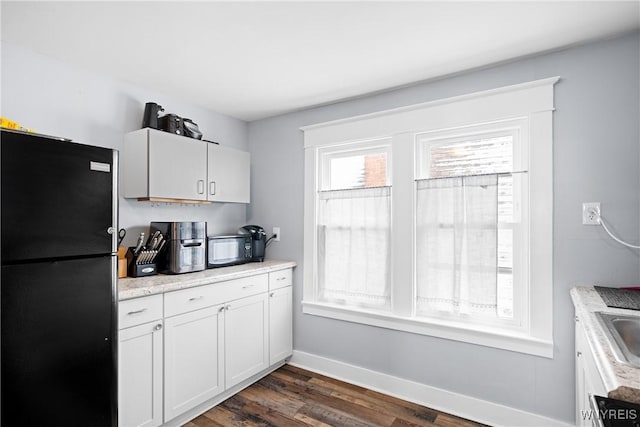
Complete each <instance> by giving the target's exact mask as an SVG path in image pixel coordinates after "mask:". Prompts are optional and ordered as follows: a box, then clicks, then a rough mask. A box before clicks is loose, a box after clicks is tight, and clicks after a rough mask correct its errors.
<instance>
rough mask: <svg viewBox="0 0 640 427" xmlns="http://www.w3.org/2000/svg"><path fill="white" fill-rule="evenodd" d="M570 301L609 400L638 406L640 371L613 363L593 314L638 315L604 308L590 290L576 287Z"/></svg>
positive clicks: (606, 342)
mask: <svg viewBox="0 0 640 427" xmlns="http://www.w3.org/2000/svg"><path fill="white" fill-rule="evenodd" d="M571 299H572V300H573V305H574V306H575V309H576V315H577V316H578V318H579V319H580V321H581V323H582V326H583V327H584V329H585V331H586V335H587V340H588V341H589V347H591V350H592V352H593V356H594V358H595V361H596V366H597V368H598V371H599V372H600V376H601V377H602V380H603V382H604V386H605V387H606V389H607V390H608V391H609V397H612V398H614V399H620V400H625V401H629V402H635V403H640V368H636V367H633V366H631V365H628V364H626V363H623V362H620V361H618V359H616V357H615V355H614V354H613V351H612V350H611V347H610V345H609V340H608V339H607V337H606V335H605V332H604V329H603V328H602V326H601V325H600V323H599V322H598V319H596V316H595V314H594V312H596V311H603V312H606V313H612V314H624V315H627V316H639V317H640V311H637V310H625V309H621V308H611V307H607V305H606V304H605V303H604V301H602V298H600V295H599V294H598V292H597V291H596V290H595V289H594V288H593V286H578V287H575V288H573V289H571Z"/></svg>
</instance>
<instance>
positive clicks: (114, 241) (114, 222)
mask: <svg viewBox="0 0 640 427" xmlns="http://www.w3.org/2000/svg"><path fill="white" fill-rule="evenodd" d="M118 170H119V156H118V150H113V167H112V168H111V177H112V184H113V188H112V190H111V227H109V229H111V230H112V232H111V233H110V234H111V252H112V253H114V254H115V253H117V252H118V233H117V230H118V229H119V227H118V193H119V191H118ZM116 271H117V270H116ZM116 276H117V275H116Z"/></svg>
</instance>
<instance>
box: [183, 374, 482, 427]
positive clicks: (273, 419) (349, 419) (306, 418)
mask: <svg viewBox="0 0 640 427" xmlns="http://www.w3.org/2000/svg"><path fill="white" fill-rule="evenodd" d="M481 425H482V424H477V423H474V422H471V421H468V420H465V419H462V418H458V417H454V416H452V415H448V414H444V413H442V412H438V411H435V410H433V409H429V408H426V407H424V406H420V405H416V404H414V403H410V402H406V401H404V400H400V399H396V398H394V397H391V396H387V395H384V394H381V393H378V392H375V391H372V390H368V389H366V388H362V387H358V386H354V385H351V384H347V383H344V382H341V381H338V380H335V379H333V378H329V377H325V376H323V375H319V374H316V373H313V372H309V371H306V370H303V369H300V368H296V367H294V366H291V365H285V366H283V367H282V368H280V369H278V370H277V371H275V372H273V373H271V374H270V375H268V376H266V377H265V378H263V379H261V380H260V381H258V382H257V383H255V384H253V385H252V386H250V387H248V388H246V389H245V390H243V391H241V392H240V393H238V394H236V395H235V396H233V397H231V398H229V399H227V400H225V401H224V402H223V403H221V404H219V405H218V406H216V407H215V408H213V409H211V410H209V411H208V412H206V413H204V414H202V415H200V416H199V417H198V418H196V419H194V420H193V421H191V422H189V423H187V424H185V427H214V426H216V427H217V426H261V427H264V426H268V427H272V426H273V427H289V426H298V427H309V426H314V427H338V426H339V427H343V426H344V427H347V426H348V427H373V426H375V427H378V426H380V427H382V426H384V427H415V426H441V427H453V426H456V427H458V426H459V427H476V426H481Z"/></svg>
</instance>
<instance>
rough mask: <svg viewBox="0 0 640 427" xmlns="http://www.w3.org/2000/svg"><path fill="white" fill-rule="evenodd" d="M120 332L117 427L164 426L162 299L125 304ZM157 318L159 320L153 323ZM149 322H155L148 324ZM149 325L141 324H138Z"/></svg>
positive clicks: (121, 312) (122, 310)
mask: <svg viewBox="0 0 640 427" xmlns="http://www.w3.org/2000/svg"><path fill="white" fill-rule="evenodd" d="M119 315H120V321H119V324H120V326H121V327H122V326H128V327H126V328H124V329H120V330H119V331H118V425H119V426H120V427H141V426H144V427H154V426H159V425H161V424H162V355H163V331H162V325H163V321H162V296H161V295H159V296H156V297H147V298H139V299H137V300H132V301H126V302H125V303H123V304H122V305H121V306H120V309H119ZM154 318H156V320H153V319H154ZM149 320H153V321H151V322H149ZM141 321H142V322H145V321H146V322H147V323H143V324H139V322H141Z"/></svg>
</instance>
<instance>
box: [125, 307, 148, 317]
mask: <svg viewBox="0 0 640 427" xmlns="http://www.w3.org/2000/svg"><path fill="white" fill-rule="evenodd" d="M145 311H147V309H146V308H143V309H141V310H136V311H130V312H128V313H127V316H133V315H134V314H140V313H144V312H145Z"/></svg>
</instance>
